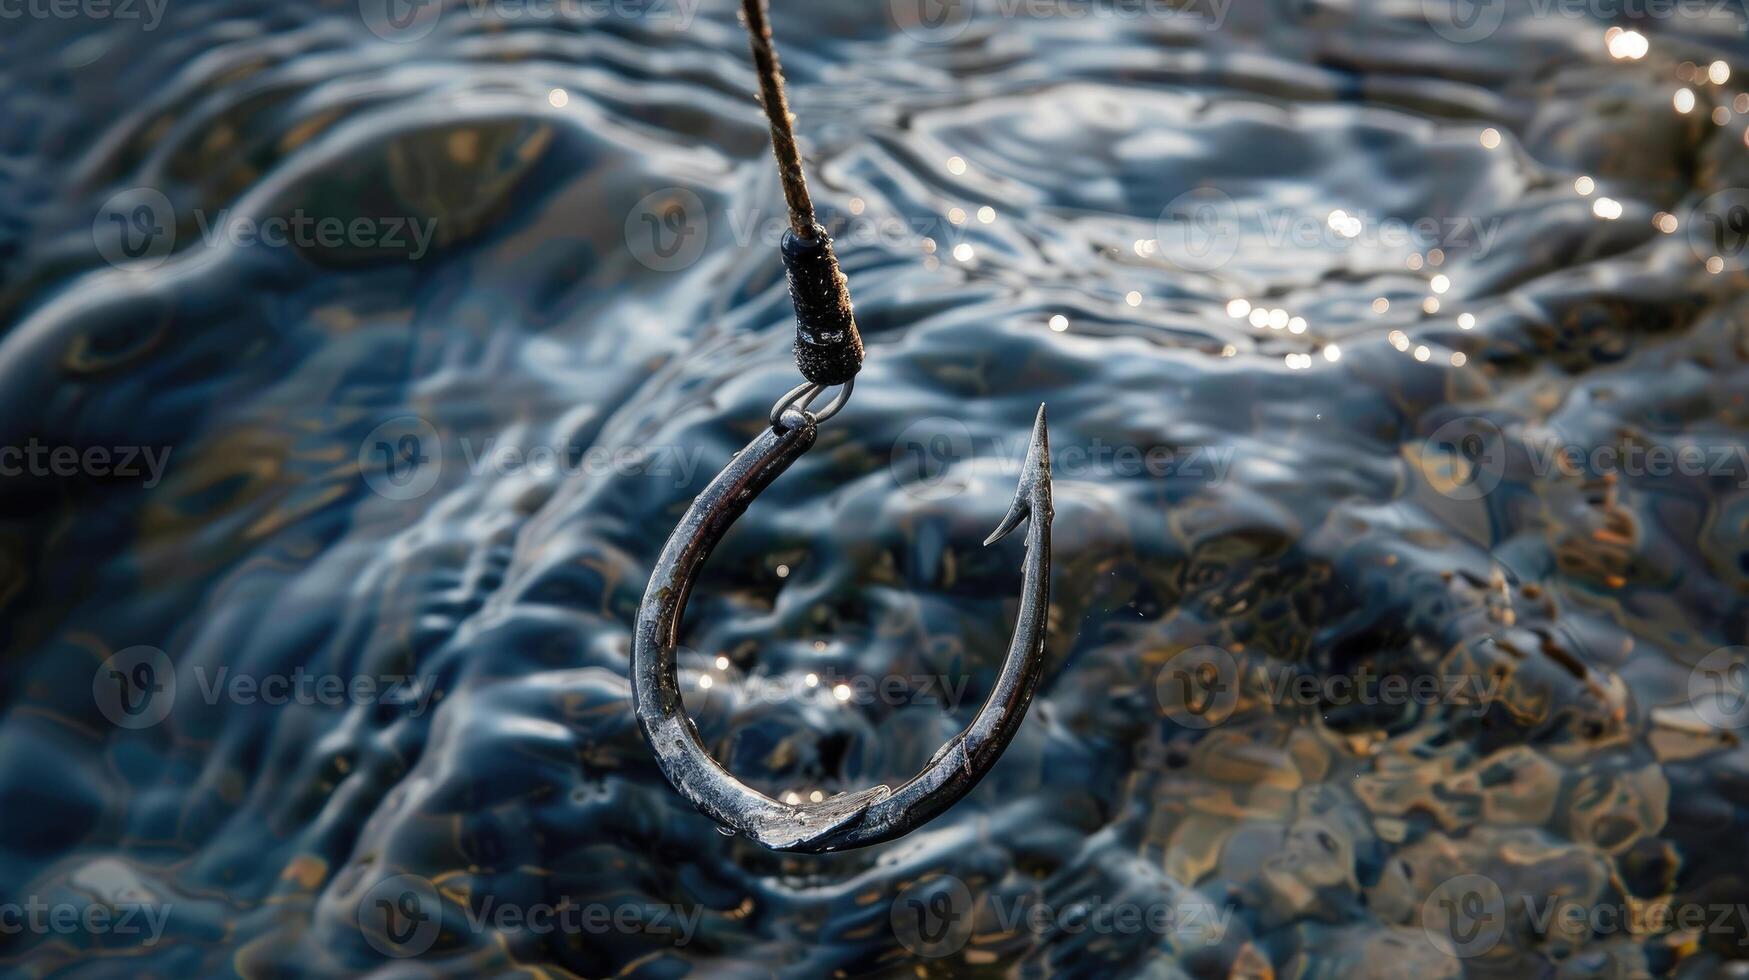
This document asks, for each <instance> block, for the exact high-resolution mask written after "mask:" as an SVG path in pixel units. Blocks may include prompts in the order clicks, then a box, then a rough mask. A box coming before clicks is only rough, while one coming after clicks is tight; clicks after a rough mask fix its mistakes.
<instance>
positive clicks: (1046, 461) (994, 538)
mask: <svg viewBox="0 0 1749 980" xmlns="http://www.w3.org/2000/svg"><path fill="white" fill-rule="evenodd" d="M1050 485H1051V437H1050V432H1049V430H1048V429H1047V428H1046V426H1045V406H1044V403H1043V402H1040V403H1039V406H1038V416H1037V417H1036V418H1035V419H1034V420H1033V423H1032V443H1031V445H1029V446H1027V449H1026V462H1025V464H1023V465H1022V466H1021V470H1020V483H1019V485H1018V486H1016V487H1015V488H1014V501H1013V502H1012V503H1010V504H1009V505H1008V513H1006V514H1004V515H1003V516H1002V523H1000V524H998V525H996V530H994V531H991V532H990V536H989V537H987V538H985V539H984V546H985V547H986V548H987V547H989V546H990V545H993V544H995V543H996V542H998V541H1000V540H1002V539H1003V538H1005V537H1007V536H1008V535H1009V534H1010V533H1012V532H1013V530H1014V529H1015V528H1017V527H1019V526H1020V522H1021V521H1023V520H1026V519H1027V518H1028V517H1031V516H1032V511H1033V501H1034V499H1035V498H1039V497H1041V494H1040V493H1039V490H1040V488H1041V487H1042V488H1043V489H1044V494H1043V495H1042V499H1044V500H1046V501H1047V504H1046V506H1049V504H1048V501H1049V499H1050V498H1049V493H1050V490H1049V488H1050Z"/></svg>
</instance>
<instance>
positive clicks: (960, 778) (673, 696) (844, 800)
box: [632, 405, 1052, 852]
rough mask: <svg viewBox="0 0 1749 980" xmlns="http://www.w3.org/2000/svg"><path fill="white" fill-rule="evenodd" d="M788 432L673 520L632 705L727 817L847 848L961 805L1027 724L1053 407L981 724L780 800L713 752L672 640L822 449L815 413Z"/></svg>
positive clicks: (792, 847) (688, 793)
mask: <svg viewBox="0 0 1749 980" xmlns="http://www.w3.org/2000/svg"><path fill="white" fill-rule="evenodd" d="M783 422H784V426H783V427H782V428H775V427H774V428H771V429H767V430H766V431H765V432H763V433H761V434H760V435H759V436H758V437H757V438H755V439H754V440H753V441H752V442H751V443H749V444H748V445H747V448H745V449H743V450H741V452H740V454H739V455H737V456H736V457H735V458H734V460H732V461H731V462H730V463H729V465H728V466H727V467H726V468H725V469H724V470H723V471H722V472H721V473H719V474H717V477H716V479H714V480H712V481H711V483H710V485H709V486H708V487H706V488H705V490H704V492H703V493H701V494H699V495H698V499H696V500H694V501H693V502H692V507H691V508H689V509H688V510H687V512H686V516H685V517H683V518H681V520H680V524H679V525H678V526H676V527H675V528H674V533H673V534H672V535H670V536H669V538H668V543H667V545H666V546H664V547H663V549H662V557H661V558H660V560H659V561H658V562H657V564H656V570H655V573H654V574H653V575H652V576H651V577H650V585H649V588H648V589H647V590H646V591H645V592H644V601H643V605H642V606H641V607H640V608H639V610H638V625H637V633H636V636H635V638H634V642H633V648H632V701H633V703H634V705H635V707H636V709H637V715H638V724H639V726H640V727H642V728H643V731H644V737H645V739H647V740H648V741H649V743H650V747H651V748H652V749H653V750H654V751H655V753H656V759H657V761H658V763H660V765H661V767H662V772H663V774H664V775H666V776H667V777H668V781H669V782H671V783H673V784H674V788H675V789H677V790H679V791H680V795H682V796H684V797H686V798H687V799H688V800H690V801H692V804H693V805H694V806H696V807H698V808H699V809H700V810H703V811H704V812H705V813H707V814H709V815H710V817H711V818H712V819H714V820H716V821H717V823H718V824H720V825H722V826H724V827H729V828H732V829H734V830H737V831H740V832H741V833H744V834H746V835H747V836H748V837H751V838H752V839H754V840H756V841H758V842H759V843H761V844H763V845H765V846H766V847H769V848H772V849H774V850H779V851H811V852H823V851H838V850H844V849H847V848H852V847H863V846H865V845H868V844H878V843H880V842H881V841H885V840H891V839H893V838H895V837H902V836H904V835H905V834H908V833H910V832H911V831H913V830H915V829H917V828H918V827H921V826H923V825H924V824H925V823H928V822H929V821H930V820H933V819H934V818H935V817H936V816H938V815H939V814H941V813H942V812H943V811H944V810H946V809H947V808H948V807H951V806H953V805H954V804H955V803H957V802H959V800H960V798H961V797H963V796H965V795H966V794H967V793H968V792H970V791H971V789H972V787H973V786H976V785H977V784H978V781H979V780H980V779H982V778H983V777H984V774H985V773H987V772H989V771H990V769H991V768H992V767H993V766H995V764H996V760H997V759H999V758H1000V757H1001V755H1002V750H1003V749H1005V748H1007V746H1008V742H1009V740H1010V739H1012V738H1013V737H1014V733H1015V732H1016V731H1017V730H1019V728H1020V722H1021V719H1023V718H1025V717H1026V709H1027V707H1028V706H1029V705H1030V704H1031V703H1032V696H1033V692H1034V691H1035V690H1036V689H1037V688H1038V682H1039V677H1040V675H1041V674H1042V673H1043V668H1044V645H1045V629H1046V616H1047V613H1048V611H1049V607H1050V567H1051V516H1052V514H1051V450H1050V440H1049V437H1048V435H1047V433H1046V431H1045V409H1044V406H1043V405H1040V406H1039V410H1038V419H1037V421H1036V422H1034V423H1033V429H1032V444H1031V446H1030V447H1029V448H1028V449H1027V453H1026V463H1025V465H1024V467H1023V468H1022V470H1021V474H1020V485H1019V486H1018V487H1017V488H1016V489H1015V493H1014V501H1013V503H1012V504H1011V505H1010V506H1009V508H1008V513H1007V514H1006V515H1005V516H1004V517H1003V518H1002V523H1001V524H999V525H998V526H997V528H996V530H995V532H993V533H992V534H991V535H990V536H989V537H988V538H987V539H985V541H984V543H985V544H986V545H988V544H994V543H995V542H996V541H998V540H1000V539H1001V538H1002V537H1003V536H1005V535H1007V534H1008V533H1009V532H1011V531H1013V530H1014V529H1015V528H1016V527H1019V526H1020V522H1021V521H1023V520H1027V519H1028V518H1030V519H1031V521H1030V524H1029V526H1028V528H1027V535H1026V549H1027V559H1026V565H1025V569H1024V571H1023V573H1022V584H1021V594H1020V615H1019V617H1018V619H1017V621H1016V623H1015V629H1014V637H1013V639H1012V640H1011V641H1010V642H1009V645H1008V656H1007V659H1006V660H1004V661H1003V663H1002V672H1001V673H1000V674H999V675H997V678H996V684H995V686H994V687H993V688H992V689H991V691H990V696H989V697H988V698H986V699H985V701H984V704H983V706H982V707H980V708H979V709H978V714H977V716H976V717H975V718H973V719H972V723H971V724H970V725H967V726H966V729H965V731H962V732H960V733H959V734H958V735H956V736H954V737H953V738H952V739H950V740H949V741H948V743H947V744H946V745H944V746H942V747H941V749H940V750H938V751H937V752H936V753H935V755H934V756H933V757H932V758H931V759H930V760H929V764H928V765H927V766H925V767H924V768H923V771H922V772H920V773H918V774H917V775H916V776H915V777H913V778H912V779H911V780H910V781H909V782H907V783H905V784H904V785H902V786H900V787H899V788H897V789H890V788H888V787H886V786H876V787H874V788H873V789H865V790H861V791H859V792H855V793H844V794H841V795H838V796H834V797H832V798H830V799H827V800H822V801H820V802H818V803H796V804H790V803H782V802H779V801H777V800H774V799H772V798H771V797H769V796H766V795H765V794H763V793H761V792H759V791H758V790H755V789H753V788H752V787H750V786H747V785H746V784H745V783H742V782H741V781H740V780H739V779H736V778H735V777H734V776H733V775H732V774H730V773H729V771H728V770H727V769H724V768H723V767H722V766H721V765H719V764H718V763H717V761H716V760H715V759H713V758H711V755H710V753H709V752H707V751H706V750H705V747H704V742H703V741H702V740H701V739H700V738H699V735H698V728H697V726H696V725H694V724H693V721H692V719H691V718H689V717H688V716H687V714H686V706H685V704H684V703H683V702H682V700H681V695H680V682H679V678H678V675H677V663H676V659H675V648H676V646H677V644H678V641H679V635H680V618H681V614H682V613H684V612H685V610H686V600H687V596H688V595H689V593H690V592H691V591H692V582H693V578H694V577H695V576H696V575H697V573H698V570H699V568H700V567H701V566H702V565H703V564H704V562H705V560H706V559H707V558H709V557H710V553H711V550H712V549H713V548H715V547H716V544H717V542H718V541H720V540H721V539H722V537H723V534H724V533H725V532H727V531H728V529H729V526H730V525H731V524H733V523H734V522H735V519H736V518H738V517H740V516H741V514H742V513H744V512H745V511H746V510H747V507H748V505H749V504H751V503H752V502H753V498H755V497H757V496H758V495H759V494H760V492H761V491H763V490H764V489H765V488H766V487H768V486H770V485H771V482H772V481H773V480H775V479H777V477H778V476H779V475H780V474H782V473H783V471H784V470H786V469H788V468H789V466H790V464H791V463H794V462H795V461H796V460H797V459H799V458H800V457H801V455H802V454H803V453H805V452H807V451H808V449H809V448H810V447H811V446H813V444H814V439H815V437H816V435H817V433H818V430H817V429H816V427H815V425H814V420H813V418H812V416H809V415H808V414H806V413H805V412H800V411H795V410H791V411H790V412H789V413H788V414H787V415H786V416H785V417H784V419H783Z"/></svg>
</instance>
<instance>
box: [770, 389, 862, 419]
mask: <svg viewBox="0 0 1749 980" xmlns="http://www.w3.org/2000/svg"><path fill="white" fill-rule="evenodd" d="M830 387H832V386H831V385H822V384H815V383H813V382H812V381H804V382H802V383H801V384H799V385H796V386H795V387H794V388H791V389H790V390H789V392H788V393H787V394H785V395H784V396H783V397H782V398H779V399H778V400H777V404H775V405H773V406H771V427H772V428H774V429H781V428H783V413H785V412H787V411H789V410H790V409H791V408H792V407H794V408H799V409H800V410H801V411H802V413H803V414H810V413H809V412H808V408H809V407H810V406H811V405H813V404H814V399H816V398H819V397H820V396H821V395H823V394H825V393H826V389H827V388H830ZM855 390H856V379H855V378H851V379H850V380H849V381H846V382H844V388H843V390H841V391H839V392H838V397H836V398H834V399H832V400H831V401H830V402H827V403H826V407H825V408H822V409H820V410H819V411H818V412H814V413H811V414H812V417H813V420H814V424H815V425H818V424H820V423H821V422H824V421H826V420H827V419H829V418H831V417H832V416H834V415H837V414H838V413H839V412H840V411H842V410H843V409H844V406H845V404H846V403H847V402H849V401H850V393H851V392H853V391H855Z"/></svg>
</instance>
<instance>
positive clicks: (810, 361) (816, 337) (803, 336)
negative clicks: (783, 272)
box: [783, 225, 862, 385]
mask: <svg viewBox="0 0 1749 980" xmlns="http://www.w3.org/2000/svg"><path fill="white" fill-rule="evenodd" d="M783 264H784V267H785V268H787V269H788V270H789V298H790V302H791V303H792V304H794V305H795V308H796V367H798V368H800V369H801V372H802V377H804V378H807V379H808V380H809V381H811V382H813V383H814V384H819V385H841V384H843V383H845V382H846V381H849V380H850V379H851V378H854V377H856V372H858V371H860V370H862V334H861V333H859V332H857V329H856V314H855V313H854V312H853V311H852V309H851V306H850V286H849V285H848V284H847V283H846V282H845V281H844V273H842V272H840V271H838V256H836V255H834V254H833V253H832V239H831V238H830V237H828V236H827V234H826V229H824V228H822V227H820V226H819V225H815V226H814V237H813V238H803V237H801V236H800V235H798V234H796V233H795V231H794V230H790V231H786V232H784V233H783Z"/></svg>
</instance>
